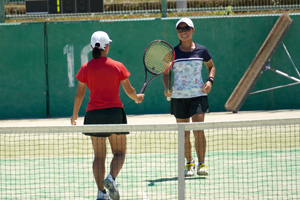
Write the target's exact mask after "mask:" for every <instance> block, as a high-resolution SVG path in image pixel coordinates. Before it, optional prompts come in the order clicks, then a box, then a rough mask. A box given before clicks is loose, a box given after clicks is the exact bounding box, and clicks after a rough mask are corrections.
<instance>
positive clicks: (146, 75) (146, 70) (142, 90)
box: [139, 40, 175, 94]
mask: <svg viewBox="0 0 300 200" xmlns="http://www.w3.org/2000/svg"><path fill="white" fill-rule="evenodd" d="M156 42H162V43H164V44H166V45H167V46H169V47H170V49H171V50H172V53H173V59H172V61H171V62H170V65H169V67H167V68H166V69H165V70H164V71H163V72H160V73H153V72H151V71H150V70H148V68H147V67H146V63H145V56H146V53H147V50H148V48H149V47H150V46H151V45H152V44H153V43H156ZM174 60H175V51H174V49H173V47H172V46H171V45H170V44H169V43H167V42H166V41H164V40H153V41H152V42H150V44H149V45H148V46H147V48H146V49H145V51H144V56H143V63H144V68H145V80H144V84H143V87H142V89H141V90H140V92H139V94H144V92H145V90H146V87H147V86H148V84H149V83H150V82H151V81H152V80H153V79H154V78H156V77H157V76H159V75H161V74H163V73H165V72H167V71H168V70H169V69H170V68H171V67H172V65H173V63H174ZM148 72H149V73H150V74H152V75H154V76H153V77H151V78H150V79H149V80H148V81H147V79H148Z"/></svg>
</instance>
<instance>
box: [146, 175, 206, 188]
mask: <svg viewBox="0 0 300 200" xmlns="http://www.w3.org/2000/svg"><path fill="white" fill-rule="evenodd" d="M185 179H186V180H197V179H206V177H200V176H199V177H186V178H185ZM177 180H178V177H174V178H160V179H156V180H146V181H147V182H150V183H149V184H148V186H154V185H155V183H162V182H168V181H177Z"/></svg>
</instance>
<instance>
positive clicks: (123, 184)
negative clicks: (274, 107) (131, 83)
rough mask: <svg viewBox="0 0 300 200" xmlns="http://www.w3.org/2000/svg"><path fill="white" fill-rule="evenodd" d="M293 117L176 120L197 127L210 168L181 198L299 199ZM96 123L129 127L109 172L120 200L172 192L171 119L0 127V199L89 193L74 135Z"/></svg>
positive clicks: (174, 143)
mask: <svg viewBox="0 0 300 200" xmlns="http://www.w3.org/2000/svg"><path fill="white" fill-rule="evenodd" d="M299 122H300V119H291V120H287V119H285V120H273V121H271V122H270V121H249V122H226V123H200V124H183V125H182V126H184V130H190V131H191V132H192V131H193V130H200V129H204V131H205V135H206V140H207V151H206V159H205V164H206V165H207V166H208V171H209V175H208V176H198V175H195V176H192V177H186V178H185V180H184V183H183V185H185V186H184V187H185V199H299V198H300V192H299V191H300V183H299V181H300V125H299V124H300V123H299ZM95 130H97V131H98V132H99V130H101V131H104V132H105V131H106V132H107V131H109V130H110V131H114V132H116V130H117V131H119V132H123V131H130V134H129V135H127V153H126V160H125V163H124V165H123V168H122V169H121V172H120V173H119V175H118V177H117V179H116V181H117V184H118V188H119V192H120V195H121V199H131V200H132V199H143V200H144V199H178V196H179V194H178V185H180V184H182V183H179V181H178V180H179V179H178V155H179V154H178V148H179V147H178V137H179V136H178V130H179V129H178V125H177V124H170V125H166V124H160V125H159V124H156V125H142V126H141V125H127V126H126V125H120V126H115V125H114V126H109V125H103V126H88V127H87V126H76V127H75V126H70V127H18V128H16V127H15V128H13V127H10V128H4V127H1V128H0V199H96V195H97V186H96V183H95V180H94V176H93V170H92V163H93V159H94V153H93V148H92V144H91V139H90V137H88V136H85V135H83V134H81V132H89V131H90V132H93V131H95ZM190 135H191V141H192V145H193V149H192V152H193V157H194V159H195V161H196V166H197V161H198V160H197V155H196V153H195V150H194V142H195V141H194V137H193V134H190ZM106 148H107V159H106V175H107V174H108V173H109V165H110V161H111V159H112V152H111V150H110V145H109V143H108V141H107V146H106Z"/></svg>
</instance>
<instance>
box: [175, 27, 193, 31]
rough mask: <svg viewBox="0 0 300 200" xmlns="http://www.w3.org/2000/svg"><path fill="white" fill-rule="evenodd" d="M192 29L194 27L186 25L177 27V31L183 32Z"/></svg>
mask: <svg viewBox="0 0 300 200" xmlns="http://www.w3.org/2000/svg"><path fill="white" fill-rule="evenodd" d="M191 29H192V27H189V26H185V27H181V28H177V29H176V31H177V33H182V32H188V31H190V30H191Z"/></svg>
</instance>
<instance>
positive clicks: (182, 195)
mask: <svg viewBox="0 0 300 200" xmlns="http://www.w3.org/2000/svg"><path fill="white" fill-rule="evenodd" d="M184 132H185V125H184V124H178V200H182V199H185V182H184V181H185V176H184V167H185V166H184V164H185V156H184Z"/></svg>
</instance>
